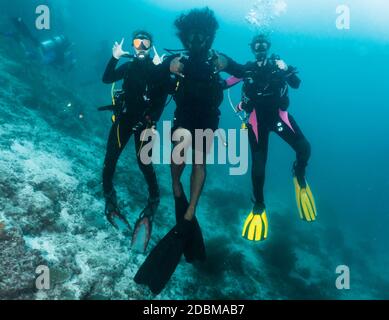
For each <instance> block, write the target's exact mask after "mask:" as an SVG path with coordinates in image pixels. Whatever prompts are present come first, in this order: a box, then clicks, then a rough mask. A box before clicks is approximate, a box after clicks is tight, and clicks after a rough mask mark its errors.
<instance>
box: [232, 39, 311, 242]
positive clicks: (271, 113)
mask: <svg viewBox="0 0 389 320" xmlns="http://www.w3.org/2000/svg"><path fill="white" fill-rule="evenodd" d="M270 46H271V43H270V40H269V39H268V38H267V37H266V36H265V35H259V36H256V37H255V38H254V39H253V41H252V43H251V49H252V51H253V53H254V54H255V58H256V61H255V62H249V63H247V64H246V65H245V66H241V71H242V73H241V76H240V77H241V78H243V80H244V84H243V89H242V102H241V103H240V105H239V107H238V109H239V110H238V111H241V110H244V111H246V113H248V114H249V115H250V118H249V126H248V127H249V142H250V147H251V152H252V184H253V191H254V198H255V199H254V200H255V204H254V208H253V210H252V211H251V213H250V214H249V216H248V218H247V219H246V222H245V224H244V227H243V232H242V235H243V237H245V238H247V239H248V240H255V241H260V240H264V239H266V238H267V235H268V220H267V216H266V207H265V199H264V193H263V188H264V183H265V170H266V161H267V156H268V143H269V134H270V132H275V133H277V134H278V135H279V136H280V137H281V138H282V139H283V140H284V141H285V142H287V143H288V144H289V145H290V146H291V147H292V148H293V150H294V151H295V152H296V155H297V160H296V162H295V163H294V166H293V172H294V176H295V186H296V193H297V194H296V196H297V201H298V206H299V210H300V215H301V218H302V219H303V220H306V221H313V220H315V217H316V208H315V205H314V200H313V196H312V193H311V191H310V189H309V187H308V185H307V183H306V180H305V169H306V167H307V165H308V160H309V158H310V155H311V147H310V144H309V142H308V141H307V139H306V138H305V136H304V135H303V133H302V131H301V130H300V128H299V127H298V125H297V123H296V121H295V120H294V118H293V117H292V116H291V115H290V114H289V113H288V112H287V109H288V107H289V96H288V87H289V86H290V87H291V88H293V89H298V88H299V86H300V83H301V80H300V79H299V77H298V76H297V70H296V68H294V67H292V66H288V65H287V64H286V63H285V62H284V61H283V60H281V59H280V58H279V57H278V56H276V55H273V56H271V57H269V55H268V52H269V49H270ZM303 203H304V204H303Z"/></svg>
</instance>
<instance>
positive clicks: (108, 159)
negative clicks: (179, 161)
mask: <svg viewBox="0 0 389 320" xmlns="http://www.w3.org/2000/svg"><path fill="white" fill-rule="evenodd" d="M123 41H124V40H122V42H121V43H120V44H119V43H117V42H116V43H115V45H114V47H113V57H112V58H111V60H110V61H109V63H108V66H107V68H106V70H105V73H104V76H103V82H104V83H107V84H110V83H114V82H116V81H119V80H123V90H124V104H123V105H122V108H121V110H120V112H118V113H117V116H116V117H113V121H114V122H113V125H112V128H111V131H110V134H109V138H108V145H107V152H106V156H105V161H104V169H103V189H104V196H105V199H106V208H105V214H106V216H107V218H108V221H109V222H110V223H111V224H112V225H114V226H115V227H117V224H116V223H115V221H114V218H115V217H116V218H120V219H121V220H122V221H124V222H125V223H127V220H126V219H125V218H124V216H123V215H122V214H121V213H120V210H119V208H118V204H117V198H116V192H115V189H114V187H113V182H112V180H113V176H114V173H115V168H116V164H117V162H118V159H119V156H120V154H121V152H122V151H123V149H124V148H125V146H126V144H127V142H128V141H129V139H130V137H131V136H132V135H134V136H135V152H136V154H137V159H138V166H139V168H140V170H141V171H142V173H143V175H144V177H145V179H146V182H147V186H148V192H149V199H148V205H147V206H146V209H145V210H144V211H143V214H146V215H149V216H152V215H153V214H154V212H155V210H156V208H157V206H158V204H159V196H160V194H159V186H158V182H157V177H156V174H155V171H154V168H153V165H152V164H148V165H145V164H143V163H142V162H141V159H140V149H141V148H142V145H143V144H144V143H143V142H142V141H141V134H142V132H143V130H144V129H146V128H148V129H150V128H152V127H154V126H155V124H156V122H157V121H158V120H159V118H160V116H161V114H162V112H163V109H164V107H165V104H166V100H167V97H168V87H167V84H168V82H167V81H166V78H164V79H163V77H162V74H163V73H162V72H161V71H160V70H161V67H160V66H157V65H155V64H154V63H153V60H152V59H151V57H150V51H151V49H152V36H151V35H150V33H148V32H146V31H137V32H135V33H134V35H133V39H132V41H133V48H134V51H135V55H134V56H129V53H128V52H124V51H123V49H122V45H123ZM123 56H127V57H129V61H128V62H126V63H125V64H123V65H121V66H120V67H118V68H116V66H117V64H118V62H119V59H120V58H121V57H123ZM127 224H128V223H127Z"/></svg>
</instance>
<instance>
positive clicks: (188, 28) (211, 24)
mask: <svg viewBox="0 0 389 320" xmlns="http://www.w3.org/2000/svg"><path fill="white" fill-rule="evenodd" d="M174 25H175V27H176V28H177V30H178V31H177V36H178V38H179V39H180V40H181V42H182V44H183V45H184V47H185V49H188V48H187V42H188V37H189V36H190V34H191V33H193V32H200V33H202V34H204V35H205V36H206V37H208V38H209V39H208V41H207V43H206V47H207V49H210V48H211V47H212V44H213V41H214V40H215V36H216V31H217V30H218V29H219V23H218V22H217V20H216V18H215V14H214V12H213V11H212V10H211V9H209V8H208V7H205V8H202V9H192V10H191V11H190V12H189V13H187V14H181V15H180V16H179V17H178V18H177V19H176V21H175V22H174Z"/></svg>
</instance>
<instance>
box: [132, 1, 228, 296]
mask: <svg viewBox="0 0 389 320" xmlns="http://www.w3.org/2000/svg"><path fill="white" fill-rule="evenodd" d="M175 26H176V28H177V30H178V34H177V35H178V37H179V38H180V40H181V42H182V44H183V46H184V47H185V49H186V50H185V54H182V55H179V56H177V55H176V56H174V55H173V56H171V57H168V58H167V59H165V61H164V63H163V65H164V66H165V68H166V69H168V70H170V72H171V73H172V74H175V75H176V79H177V84H176V89H175V93H174V100H175V102H176V105H177V108H176V111H175V118H174V127H173V130H172V132H173V135H172V137H173V140H174V142H175V146H177V145H178V144H180V145H181V143H184V144H185V145H184V148H180V149H181V150H182V149H188V148H189V147H190V146H191V142H194V143H193V144H192V146H193V165H192V174H191V180H190V199H189V201H188V200H187V198H186V195H185V192H184V189H183V186H182V184H181V176H182V174H183V171H184V169H185V160H184V161H183V162H182V163H179V162H178V161H180V160H182V159H177V160H178V161H177V162H176V161H175V160H176V159H175V156H174V151H173V154H172V164H171V174H172V181H173V193H174V198H175V211H176V223H177V224H176V226H175V227H174V228H173V229H172V230H171V231H170V232H169V233H168V234H167V235H166V236H165V237H164V238H163V239H162V240H161V241H160V242H159V243H158V245H157V246H156V247H155V248H154V249H153V251H152V252H151V253H150V255H149V256H148V258H147V259H146V261H145V262H144V263H143V265H142V266H141V267H140V269H139V271H138V272H137V274H136V276H135V281H136V282H137V283H140V284H146V285H148V286H149V287H150V289H151V290H152V291H153V292H154V293H159V292H160V291H161V290H162V289H163V288H164V286H165V285H166V283H167V282H168V280H169V279H170V277H171V275H172V274H173V272H174V270H175V269H176V267H177V264H178V263H179V261H180V258H181V256H182V254H184V256H185V258H186V260H187V262H194V261H196V260H197V261H202V260H205V258H206V254H205V246H204V241H203V236H202V233H201V229H200V226H199V223H198V221H197V219H196V217H195V213H196V207H197V204H198V201H199V199H200V195H201V193H202V190H203V186H204V183H205V178H206V155H207V153H208V152H209V148H207V147H200V146H199V145H196V141H195V130H196V129H202V130H206V129H210V130H211V131H215V130H216V129H217V128H218V126H219V116H220V111H219V107H220V105H221V103H222V101H223V89H224V81H223V80H222V79H221V77H220V75H219V72H220V71H224V72H228V73H230V74H233V75H235V73H234V67H233V66H234V62H233V61H232V60H231V59H230V58H228V57H226V56H225V55H223V54H218V53H216V52H214V51H212V50H211V47H212V44H213V41H214V39H215V36H216V31H217V29H218V22H217V20H216V18H215V16H214V13H213V12H212V11H211V10H209V9H208V8H205V9H194V10H191V11H190V12H189V13H188V14H183V15H181V16H180V17H179V18H178V19H177V20H176V21H175ZM211 135H213V133H212V132H211ZM175 136H176V137H177V138H179V137H181V138H184V140H183V141H184V142H181V141H175V139H174V137H175ZM190 136H192V138H193V140H191V139H187V140H186V139H185V138H188V137H190ZM211 138H213V137H211ZM212 140H213V139H212Z"/></svg>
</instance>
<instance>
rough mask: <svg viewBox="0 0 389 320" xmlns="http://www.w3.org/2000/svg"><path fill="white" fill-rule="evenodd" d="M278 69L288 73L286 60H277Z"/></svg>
mask: <svg viewBox="0 0 389 320" xmlns="http://www.w3.org/2000/svg"><path fill="white" fill-rule="evenodd" d="M276 64H277V67H278V68H279V69H280V70H282V71H288V65H287V64H286V63H285V61H284V60H276Z"/></svg>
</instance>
